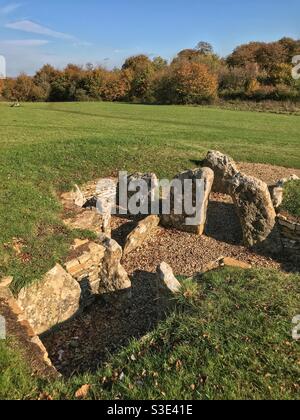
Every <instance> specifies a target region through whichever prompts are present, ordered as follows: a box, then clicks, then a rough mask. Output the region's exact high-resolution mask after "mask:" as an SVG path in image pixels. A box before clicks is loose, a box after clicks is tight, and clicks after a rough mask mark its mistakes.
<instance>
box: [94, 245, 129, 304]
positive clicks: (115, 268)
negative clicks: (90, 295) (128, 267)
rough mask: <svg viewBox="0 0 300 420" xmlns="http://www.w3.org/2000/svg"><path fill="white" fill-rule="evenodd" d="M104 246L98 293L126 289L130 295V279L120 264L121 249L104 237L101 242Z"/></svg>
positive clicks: (111, 292)
mask: <svg viewBox="0 0 300 420" xmlns="http://www.w3.org/2000/svg"><path fill="white" fill-rule="evenodd" d="M103 245H104V247H105V253H104V258H103V262H102V268H101V274H100V284H99V294H113V293H115V292H119V291H126V292H127V296H128V297H130V296H131V281H130V279H129V276H128V274H127V272H126V271H125V269H124V267H123V266H122V265H121V260H122V256H123V250H122V248H121V247H120V245H119V244H118V243H117V242H116V241H114V240H113V239H110V238H106V239H105V241H104V242H103Z"/></svg>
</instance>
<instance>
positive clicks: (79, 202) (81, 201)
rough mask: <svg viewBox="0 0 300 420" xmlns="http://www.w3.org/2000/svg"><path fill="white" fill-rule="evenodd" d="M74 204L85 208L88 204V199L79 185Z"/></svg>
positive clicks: (76, 188) (76, 187)
mask: <svg viewBox="0 0 300 420" xmlns="http://www.w3.org/2000/svg"><path fill="white" fill-rule="evenodd" d="M74 203H75V206H77V207H83V206H84V204H85V203H86V197H85V196H84V194H83V192H82V191H81V190H80V188H79V187H78V185H75V192H74Z"/></svg>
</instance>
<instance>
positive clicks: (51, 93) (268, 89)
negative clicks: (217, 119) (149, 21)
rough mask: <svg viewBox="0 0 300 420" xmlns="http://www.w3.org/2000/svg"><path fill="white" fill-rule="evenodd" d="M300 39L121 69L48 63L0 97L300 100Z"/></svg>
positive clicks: (138, 59) (200, 48) (197, 52)
mask: <svg viewBox="0 0 300 420" xmlns="http://www.w3.org/2000/svg"><path fill="white" fill-rule="evenodd" d="M296 55H300V40H294V39H291V38H283V39H281V40H279V41H277V42H271V43H264V42H251V43H249V44H244V45H241V46H239V47H237V48H236V49H235V50H234V51H233V53H232V54H230V55H229V56H228V57H227V58H222V57H219V56H218V55H217V54H216V53H215V52H214V50H213V47H212V46H211V45H210V44H209V43H206V42H200V43H199V44H198V45H197V46H196V48H193V49H185V50H183V51H180V52H179V53H178V54H177V56H176V57H175V58H174V59H173V60H172V61H171V62H170V63H169V62H168V61H167V60H165V59H163V58H162V57H155V58H153V59H150V58H149V57H147V56H146V55H137V56H133V57H129V58H128V59H126V61H125V63H124V64H123V66H122V68H120V69H119V68H115V69H113V70H107V69H105V68H103V67H101V66H96V67H95V66H93V65H92V64H87V65H86V66H78V65H75V64H69V65H67V66H66V68H64V69H63V70H59V69H56V68H54V67H52V66H51V65H49V64H47V65H45V66H43V67H42V68H41V69H40V70H39V71H37V72H36V74H35V75H34V76H28V75H26V74H20V75H19V76H18V77H17V78H8V79H6V80H3V81H2V83H1V85H0V95H1V98H2V99H3V100H8V101H55V102H59V101H126V102H134V103H149V104H151V103H153V104H155V103H158V104H202V103H210V102H213V101H215V100H216V99H218V98H221V99H225V100H226V99H242V100H256V101H260V100H278V101H280V100H282V101H283V100H292V101H298V100H300V81H299V80H298V81H297V80H295V79H294V78H293V77H292V68H293V64H292V59H293V57H294V56H296Z"/></svg>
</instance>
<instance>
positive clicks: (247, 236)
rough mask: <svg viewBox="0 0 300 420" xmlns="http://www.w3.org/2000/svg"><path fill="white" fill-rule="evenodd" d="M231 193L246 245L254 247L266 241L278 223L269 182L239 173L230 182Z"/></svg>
mask: <svg viewBox="0 0 300 420" xmlns="http://www.w3.org/2000/svg"><path fill="white" fill-rule="evenodd" d="M230 194H231V196H232V198H233V201H234V203H235V206H236V209H237V213H238V215H239V218H240V222H241V225H242V229H243V235H244V242H245V245H246V246H250V247H253V246H254V245H258V244H262V243H263V242H265V241H266V240H267V239H268V237H269V236H270V234H271V233H272V231H273V230H274V227H275V223H276V212H275V209H274V206H273V203H272V199H271V195H270V192H269V189H268V186H267V184H265V183H264V182H262V181H260V180H259V179H256V178H253V177H250V176H247V175H243V174H237V175H236V176H235V177H234V178H233V180H232V182H231V183H230Z"/></svg>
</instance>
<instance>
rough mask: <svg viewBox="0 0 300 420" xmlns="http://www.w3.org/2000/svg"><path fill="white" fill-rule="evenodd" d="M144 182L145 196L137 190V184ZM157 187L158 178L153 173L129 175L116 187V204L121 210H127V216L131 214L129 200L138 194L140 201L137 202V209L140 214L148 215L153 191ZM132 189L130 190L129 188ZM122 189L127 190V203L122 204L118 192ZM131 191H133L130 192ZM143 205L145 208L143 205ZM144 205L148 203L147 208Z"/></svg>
mask: <svg viewBox="0 0 300 420" xmlns="http://www.w3.org/2000/svg"><path fill="white" fill-rule="evenodd" d="M140 181H145V182H146V184H147V191H145V194H142V192H141V191H140V189H139V182H140ZM157 186H158V178H157V176H156V175H155V174H154V173H146V174H142V173H139V172H137V173H134V174H131V175H129V176H128V177H127V179H125V182H124V183H123V182H122V184H120V183H118V186H117V204H118V205H119V206H120V208H121V209H123V210H124V209H125V210H127V214H131V212H130V209H129V202H130V199H131V198H132V197H133V196H136V194H137V193H138V194H140V200H139V207H140V209H141V210H140V213H141V214H145V215H147V214H149V209H150V208H151V201H152V200H153V199H154V194H155V190H156V188H157ZM130 187H132V188H130ZM124 188H126V189H127V203H126V202H125V203H123V202H122V200H120V191H121V190H122V189H123V190H124ZM131 189H133V191H131ZM144 203H145V206H143V204H144ZM146 203H148V206H146ZM143 207H145V211H143Z"/></svg>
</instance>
